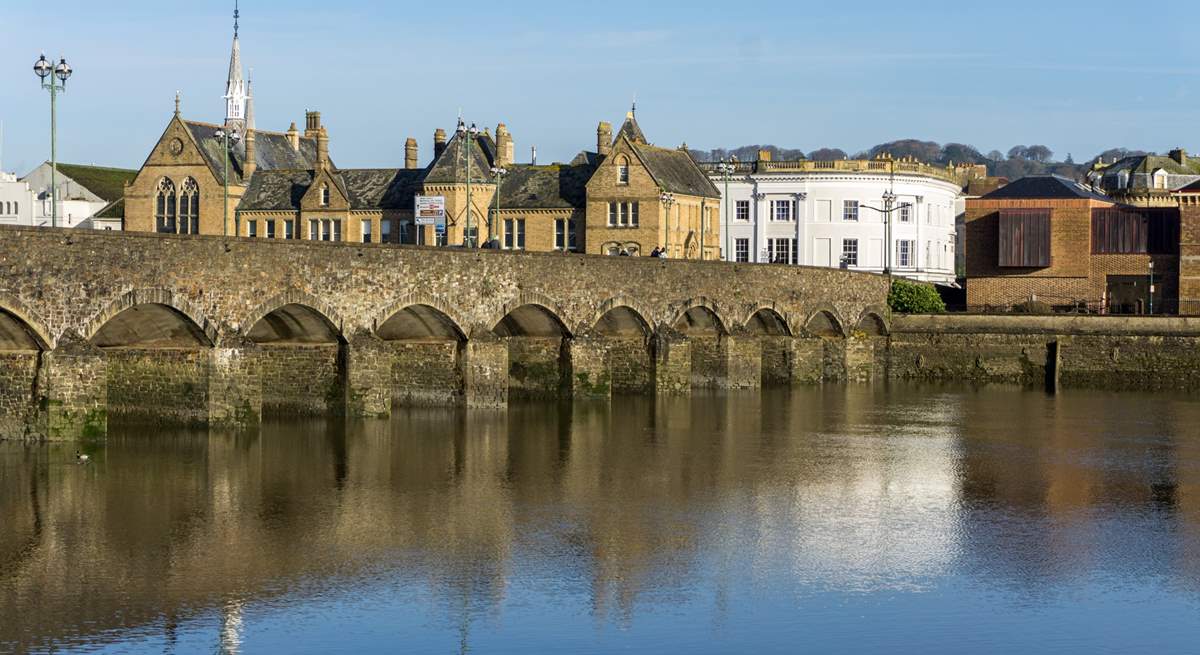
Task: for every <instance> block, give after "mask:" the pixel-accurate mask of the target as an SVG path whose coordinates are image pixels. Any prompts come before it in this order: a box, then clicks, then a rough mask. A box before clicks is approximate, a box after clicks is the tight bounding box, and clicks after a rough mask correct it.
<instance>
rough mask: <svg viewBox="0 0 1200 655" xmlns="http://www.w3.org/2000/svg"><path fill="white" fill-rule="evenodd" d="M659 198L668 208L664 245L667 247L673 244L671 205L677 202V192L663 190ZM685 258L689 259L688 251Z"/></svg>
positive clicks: (684, 255)
mask: <svg viewBox="0 0 1200 655" xmlns="http://www.w3.org/2000/svg"><path fill="white" fill-rule="evenodd" d="M658 199H659V200H660V201H662V204H663V207H665V208H666V210H667V217H666V224H667V225H666V227H667V243H666V244H665V245H664V246H663V247H664V248H665V247H667V246H669V245H671V205H674V204H675V194H673V193H668V192H666V191H663V192H662V195H660V196H659V197H658ZM683 258H684V259H687V253H686V252H685V253H683Z"/></svg>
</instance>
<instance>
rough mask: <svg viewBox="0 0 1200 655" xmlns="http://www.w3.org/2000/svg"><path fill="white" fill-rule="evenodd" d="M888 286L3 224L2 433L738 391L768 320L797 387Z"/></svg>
mask: <svg viewBox="0 0 1200 655" xmlns="http://www.w3.org/2000/svg"><path fill="white" fill-rule="evenodd" d="M888 286H889V283H888V280H887V278H885V277H883V276H879V275H871V274H865V273H856V272H849V271H842V270H835V269H823V268H808V267H793V266H773V265H744V264H731V263H725V262H711V261H709V262H699V261H679V260H659V259H651V258H641V257H620V258H617V257H599V256H588V255H568V254H555V253H521V252H502V251H484V250H464V249H458V248H424V247H415V246H396V245H391V244H351V243H334V244H331V243H317V242H304V241H282V240H280V241H274V240H265V239H258V240H255V239H244V238H224V237H208V236H183V235H157V234H131V233H112V232H92V231H83V230H65V229H29V228H14V227H7V226H4V227H0V361H2V362H3V363H4V364H5V366H4V370H3V372H2V373H0V414H2V415H0V426H3V427H2V428H0V436H5V437H18V438H20V437H30V436H42V437H50V438H63V439H69V438H76V437H79V436H101V435H103V434H104V433H105V431H106V429H107V425H108V422H109V420H110V418H111V419H112V420H126V419H137V420H155V421H170V422H186V423H197V422H207V423H208V424H209V425H213V426H217V427H225V426H228V427H233V428H244V427H247V426H252V425H254V424H255V423H256V422H257V421H258V420H259V419H260V418H261V416H262V414H263V413H264V412H266V413H268V414H269V413H272V412H288V413H296V412H301V413H328V412H338V411H345V412H347V413H349V414H351V415H359V416H386V415H388V413H389V412H390V411H391V407H392V406H393V405H394V404H395V403H397V402H399V403H417V404H421V403H435V404H440V403H454V404H463V405H467V406H471V407H502V406H504V405H505V404H506V403H507V402H508V399H509V396H510V391H511V395H514V396H521V395H533V396H546V395H557V396H564V395H568V396H569V395H584V396H606V395H609V394H611V393H613V392H614V391H616V392H617V393H628V392H639V391H643V392H644V391H654V392H657V393H687V392H689V391H690V389H691V388H692V387H693V385H694V384H695V385H703V386H717V387H724V388H745V387H754V386H758V385H759V384H761V380H762V377H763V370H764V360H763V358H764V355H763V354H762V347H761V338H760V337H766V336H768V334H767V333H765V332H760V331H759V330H760V329H761V328H760V327H759V326H760V325H764V324H768V323H769V324H771V325H774V326H776V327H774V328H773V331H772V332H770V334H769V336H771V338H773V339H777V340H778V339H782V342H780V343H776V344H774V345H773V346H772V347H771V348H769V349H768V350H769V353H768V355H767V356H766V357H767V361H766V363H765V365H766V367H767V370H769V371H770V379H771V380H775V381H777V380H779V379H783V378H786V379H789V380H791V381H800V380H804V381H815V380H816V379H818V378H821V377H830V376H829V375H828V373H829V372H833V373H834V374H835V375H836V374H838V372H844V371H845V370H847V367H846V363H845V362H844V361H838V357H839V353H843V355H841V356H843V358H844V352H845V348H844V347H838V346H834V345H830V343H827V342H832V341H836V339H837V338H842V339H844V338H845V337H846V336H847V335H849V334H851V333H852V332H853V331H854V330H855V329H856V326H858V325H859V324H861V323H864V322H865V323H883V324H886V321H887V320H888V314H887V309H886V305H885V301H886V297H887V291H888ZM530 308H533V310H531V309H530ZM618 310H620V311H618ZM622 312H623V314H622ZM697 312H700V313H702V314H705V315H707V316H709V317H710V318H709V319H708V320H706V321H705V323H706V324H708V325H712V326H716V328H715V330H716V334H715V335H714V334H712V333H707V334H705V335H704V336H703V337H702V338H701V337H699V335H697V341H698V342H699V343H698V344H697V347H696V348H694V349H693V348H692V342H690V341H689V340H688V338H687V336H686V335H683V334H681V333H680V331H679V330H680V329H681V327H682V326H683V325H684V324H685V323H686V320H685V318H686V317H687V316H693V317H694V316H695V315H696V313H697ZM617 314H621V315H622V316H625V317H626V318H621V319H619V320H616V319H612V318H611V317H612V316H615V315H617ZM628 316H635V317H636V320H634V321H630V320H629V319H628V318H627V317H628ZM763 316H766V317H769V318H768V319H763V318H761V317H763ZM539 317H541V318H539ZM546 317H548V318H546ZM622 321H624V323H622ZM635 323H636V325H634V324H635ZM601 324H604V325H605V326H607V327H606V329H607V328H613V331H608V332H606V331H604V330H601V329H600V327H599V326H601ZM830 325H833V326H834V330H833V334H832V337H833V339H829V337H830V336H831V335H830V334H829V326H830ZM614 326H615V327H614ZM814 326H819V330H820V334H821V336H822V337H825V338H823V339H816V338H815V337H816V335H817V332H816V330H817V329H818V328H816V327H814ZM781 335H783V336H781ZM802 340H808V341H812V342H813V343H820V344H821V347H820V348H815V349H814V348H813V347H811V345H810V346H807V347H797V346H796V345H795V344H796V343H797V342H799V341H802ZM813 354H820V355H821V357H822V360H821V362H820V363H819V364H815V363H813V362H811V361H804V360H805V356H806V355H813ZM825 360H831V361H825ZM694 369H695V370H694Z"/></svg>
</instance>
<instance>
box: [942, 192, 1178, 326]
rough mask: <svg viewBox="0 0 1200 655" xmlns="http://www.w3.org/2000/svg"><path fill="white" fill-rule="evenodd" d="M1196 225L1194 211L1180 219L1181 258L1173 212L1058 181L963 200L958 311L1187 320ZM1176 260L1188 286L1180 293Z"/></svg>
mask: <svg viewBox="0 0 1200 655" xmlns="http://www.w3.org/2000/svg"><path fill="white" fill-rule="evenodd" d="M1198 209H1200V208H1198ZM1197 219H1200V211H1195V212H1191V211H1188V212H1184V214H1183V220H1182V225H1183V230H1182V231H1183V233H1184V235H1185V236H1184V238H1183V240H1182V243H1184V244H1187V245H1184V246H1183V251H1184V253H1185V256H1184V257H1183V258H1181V256H1180V255H1181V211H1180V209H1178V208H1176V207H1135V206H1131V205H1122V204H1118V203H1116V202H1115V201H1114V200H1113V199H1112V198H1110V197H1108V196H1104V195H1101V194H1099V193H1097V192H1096V191H1095V190H1093V189H1092V188H1091V187H1088V186H1086V185H1082V184H1079V183H1077V182H1075V181H1073V180H1069V179H1066V178H1062V177H1058V176H1035V177H1027V178H1024V179H1021V180H1017V181H1016V182H1013V183H1012V184H1009V185H1008V186H1005V187H1003V188H1000V189H998V190H996V191H993V192H992V193H989V194H987V195H985V196H983V197H981V198H977V199H970V200H968V201H967V211H966V244H965V245H966V270H967V304H968V305H970V306H972V307H973V308H996V309H1000V308H1010V307H1013V306H1015V305H1020V304H1023V303H1026V302H1028V301H1030V300H1036V301H1039V302H1041V303H1045V304H1047V305H1050V306H1052V307H1054V308H1056V309H1060V310H1067V309H1070V310H1074V311H1091V312H1102V313H1127V314H1128V313H1149V312H1151V307H1153V312H1154V313H1176V312H1179V311H1181V309H1182V312H1183V313H1194V312H1193V310H1194V309H1200V307H1193V306H1192V305H1193V304H1194V301H1195V300H1196V299H1197V298H1198V297H1200V273H1195V272H1193V269H1196V268H1200V244H1197V243H1196V242H1198V241H1200V228H1197V227H1196V225H1195V221H1196V220H1197ZM1193 251H1195V252H1193ZM1181 263H1182V264H1183V271H1182V277H1183V278H1184V279H1186V280H1188V284H1187V286H1186V288H1184V289H1182V290H1183V291H1184V293H1183V294H1182V295H1181V293H1180V292H1181V286H1180V279H1181ZM1152 280H1153V285H1152V284H1151V281H1152ZM1152 286H1153V293H1151V287H1152ZM1181 301H1182V303H1181Z"/></svg>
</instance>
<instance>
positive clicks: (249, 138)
mask: <svg viewBox="0 0 1200 655" xmlns="http://www.w3.org/2000/svg"><path fill="white" fill-rule="evenodd" d="M257 154H258V149H257V148H256V147H255V146H254V128H253V127H251V128H249V129H247V130H246V162H245V163H244V164H243V165H242V178H243V179H244V180H246V183H247V184H249V183H250V178H252V177H254V171H256V170H258V162H257V161H255V160H254V158H255V156H256V155H257Z"/></svg>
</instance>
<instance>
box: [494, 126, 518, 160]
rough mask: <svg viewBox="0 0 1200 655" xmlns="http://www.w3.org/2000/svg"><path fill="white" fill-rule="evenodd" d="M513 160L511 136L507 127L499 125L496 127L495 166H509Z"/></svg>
mask: <svg viewBox="0 0 1200 655" xmlns="http://www.w3.org/2000/svg"><path fill="white" fill-rule="evenodd" d="M514 159H515V156H514V152H513V140H512V134H510V133H509V132H508V126H507V125H505V124H504V123H500V124H499V125H497V126H496V164H497V165H499V166H510V165H512V163H513V160H514Z"/></svg>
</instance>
